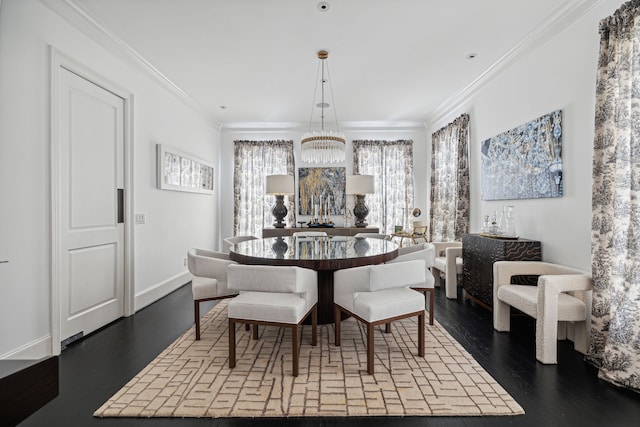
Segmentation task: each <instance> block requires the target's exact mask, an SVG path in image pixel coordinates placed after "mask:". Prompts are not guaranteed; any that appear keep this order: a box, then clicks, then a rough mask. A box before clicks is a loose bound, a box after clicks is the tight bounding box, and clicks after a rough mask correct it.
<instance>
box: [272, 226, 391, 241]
mask: <svg viewBox="0 0 640 427" xmlns="http://www.w3.org/2000/svg"><path fill="white" fill-rule="evenodd" d="M299 231H324V232H326V233H327V235H328V236H355V235H356V234H358V233H378V232H379V231H378V227H312V228H310V227H297V228H296V227H293V228H290V227H285V228H275V227H269V228H263V229H262V238H265V239H266V238H267V237H285V236H292V235H293V233H295V232H299Z"/></svg>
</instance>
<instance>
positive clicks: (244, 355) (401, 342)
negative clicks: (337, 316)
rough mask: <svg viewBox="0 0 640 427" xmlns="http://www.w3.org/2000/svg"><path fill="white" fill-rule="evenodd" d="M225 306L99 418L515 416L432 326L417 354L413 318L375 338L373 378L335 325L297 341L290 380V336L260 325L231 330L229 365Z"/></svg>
mask: <svg viewBox="0 0 640 427" xmlns="http://www.w3.org/2000/svg"><path fill="white" fill-rule="evenodd" d="M226 306H227V303H226V302H225V301H222V302H220V303H218V304H217V305H216V306H215V307H214V308H213V309H211V311H209V313H207V315H205V316H204V317H203V319H202V321H201V323H202V325H203V328H202V335H201V338H202V339H201V340H200V341H195V340H194V328H193V327H192V328H191V329H190V330H189V331H187V332H186V333H185V334H184V335H182V336H181V337H180V338H178V339H177V340H176V341H175V342H174V343H173V344H171V345H170V346H169V347H168V348H167V349H165V350H164V351H163V352H162V353H161V354H160V355H159V356H158V357H157V358H156V359H155V360H153V361H152V362H151V363H149V365H147V366H146V367H145V368H144V369H143V370H142V371H141V372H140V373H139V374H138V375H136V376H135V377H134V378H133V379H132V380H131V381H129V382H128V383H127V384H126V385H125V386H124V387H123V388H122V389H121V390H119V391H118V392H117V393H116V394H115V395H114V396H113V397H111V398H110V399H109V400H108V401H107V402H106V403H105V404H103V405H102V407H100V408H99V409H98V410H97V411H96V412H95V413H94V415H95V416H98V417H210V418H219V417H321V416H345V417H346V416H481V415H517V414H523V413H524V411H523V409H522V408H521V407H520V405H519V404H518V403H517V402H516V401H515V400H514V399H513V398H512V397H511V396H510V395H509V394H508V393H507V392H506V391H505V390H504V389H503V388H502V387H501V386H500V385H499V384H498V383H497V382H496V381H495V380H494V379H493V378H492V377H491V376H490V375H489V374H488V373H487V372H486V371H485V370H484V369H483V368H482V367H480V365H479V364H478V363H477V362H476V361H475V360H474V359H473V358H472V357H471V355H469V354H468V353H467V352H466V351H465V350H464V349H463V348H462V346H461V345H460V344H458V342H456V341H455V340H454V339H453V337H451V336H450V335H449V334H448V333H447V332H446V331H445V330H444V329H443V328H442V327H441V326H440V325H439V324H437V322H436V323H435V324H434V325H428V324H427V328H426V330H427V332H426V334H427V335H426V355H425V357H424V358H421V357H418V356H417V343H416V340H417V329H418V324H417V321H416V318H413V319H405V320H401V321H396V322H394V323H393V328H392V333H389V334H388V333H384V328H382V327H381V328H380V329H378V330H376V335H375V374H374V375H367V373H366V368H367V366H366V364H367V362H366V348H365V340H364V339H365V336H366V331H365V330H364V329H363V328H362V327H361V325H360V322H357V321H355V320H354V319H347V320H345V321H343V322H342V326H343V330H342V331H341V332H342V345H341V346H340V347H336V346H335V345H334V329H333V325H322V326H319V327H318V334H319V335H318V345H317V346H316V347H312V346H311V327H310V326H304V327H303V331H302V338H301V340H300V374H299V376H298V377H293V376H292V375H291V369H292V368H291V333H290V330H289V329H288V328H277V327H263V328H261V330H260V337H259V339H258V340H253V339H252V338H251V335H252V334H251V332H248V331H245V330H244V327H242V326H241V327H240V328H239V329H238V333H237V334H236V341H237V350H236V351H237V365H236V367H235V368H234V369H229V360H228V352H229V350H228V320H227V311H226Z"/></svg>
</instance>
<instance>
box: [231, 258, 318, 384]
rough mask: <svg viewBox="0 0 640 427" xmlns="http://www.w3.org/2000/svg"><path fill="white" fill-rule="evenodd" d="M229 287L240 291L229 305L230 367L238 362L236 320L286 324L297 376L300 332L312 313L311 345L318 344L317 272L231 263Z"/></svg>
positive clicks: (248, 323) (256, 333) (256, 332)
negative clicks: (289, 332) (289, 334)
mask: <svg viewBox="0 0 640 427" xmlns="http://www.w3.org/2000/svg"><path fill="white" fill-rule="evenodd" d="M228 277H229V288H230V289H232V290H234V291H236V292H240V294H239V295H238V296H237V297H235V298H233V299H232V300H231V301H230V302H229V305H228V307H227V313H228V316H229V367H230V368H234V367H235V365H236V323H245V324H247V325H253V326H254V338H255V339H257V338H258V325H271V326H279V327H287V328H290V329H291V335H292V340H291V341H292V355H293V356H292V364H293V376H296V377H297V376H298V371H299V362H298V352H299V348H298V347H299V345H298V342H299V341H298V339H299V338H298V335H299V328H300V325H301V324H302V322H303V321H304V319H306V318H307V317H308V316H309V315H311V345H313V346H315V345H316V344H317V336H318V334H317V324H318V311H317V304H318V274H317V272H316V271H314V270H311V269H307V268H300V267H280V266H269V265H242V264H237V265H230V266H229V268H228Z"/></svg>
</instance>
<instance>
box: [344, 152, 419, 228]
mask: <svg viewBox="0 0 640 427" xmlns="http://www.w3.org/2000/svg"><path fill="white" fill-rule="evenodd" d="M353 173H354V175H373V176H374V177H375V189H376V193H375V194H369V195H367V196H366V199H365V202H366V204H367V206H368V207H369V215H368V216H367V218H366V221H367V223H369V225H370V226H374V227H375V226H377V227H379V228H380V232H381V233H384V234H391V233H393V230H394V226H396V225H402V226H403V227H404V228H405V229H408V228H410V224H409V219H408V217H409V214H410V213H411V210H412V209H413V207H414V206H413V141H411V140H398V141H365V140H356V141H353ZM349 197H352V196H349Z"/></svg>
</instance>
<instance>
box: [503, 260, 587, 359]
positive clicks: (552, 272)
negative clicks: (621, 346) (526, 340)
mask: <svg viewBox="0 0 640 427" xmlns="http://www.w3.org/2000/svg"><path fill="white" fill-rule="evenodd" d="M522 275H527V276H528V275H539V277H538V282H537V286H528V285H515V284H511V278H512V277H513V276H522ZM592 289H593V283H592V280H591V275H590V274H589V273H587V272H584V271H581V270H577V269H575V268H571V267H566V266H563V265H559V264H552V263H548V262H540V261H498V262H495V263H494V264H493V327H494V329H496V330H497V331H509V329H510V307H515V308H517V309H518V310H520V311H522V312H523V313H525V314H527V315H529V316H531V317H533V318H534V319H536V359H538V360H539V361H540V362H542V363H547V364H555V363H558V361H557V340H558V338H560V339H564V338H565V335H566V332H565V331H566V329H565V328H564V326H566V324H565V323H564V322H573V324H574V348H575V349H576V350H577V351H579V352H581V353H583V354H586V352H587V349H588V347H589V328H590V322H591V298H592ZM559 324H560V329H559Z"/></svg>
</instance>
